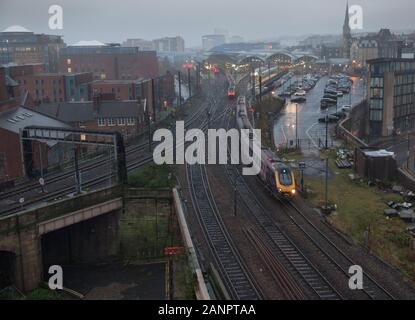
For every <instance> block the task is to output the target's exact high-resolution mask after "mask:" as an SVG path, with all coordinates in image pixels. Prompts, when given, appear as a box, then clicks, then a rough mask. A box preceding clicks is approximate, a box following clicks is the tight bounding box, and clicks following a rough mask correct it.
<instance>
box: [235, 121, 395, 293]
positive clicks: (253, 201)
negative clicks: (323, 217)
mask: <svg viewBox="0 0 415 320" xmlns="http://www.w3.org/2000/svg"><path fill="white" fill-rule="evenodd" d="M229 123H230V122H229V121H228V127H229ZM227 175H228V178H229V180H230V182H231V183H232V184H233V185H234V186H235V188H236V189H237V190H238V193H239V194H240V195H241V198H242V199H243V202H244V203H245V205H246V207H247V208H248V209H249V210H250V212H251V213H252V216H254V217H255V218H256V220H257V223H258V225H259V226H260V227H262V229H263V230H264V232H265V233H266V235H267V236H268V238H271V239H272V242H273V243H274V244H276V245H277V247H278V248H279V249H280V250H279V251H280V253H283V254H284V257H285V258H286V259H287V260H288V261H289V262H290V264H291V266H292V267H294V269H295V270H296V271H297V273H298V274H299V275H301V277H302V279H303V280H305V282H306V283H307V284H308V285H309V287H311V288H312V290H313V291H314V293H316V294H317V295H318V297H319V298H323V299H327V298H329V299H333V298H334V299H344V298H345V297H348V298H351V299H373V300H375V299H378V300H389V299H395V297H394V296H393V295H392V294H391V293H390V292H388V290H387V289H385V288H384V287H383V286H382V285H381V284H380V283H379V282H377V281H376V280H375V279H374V278H373V277H372V276H371V275H369V274H368V273H365V272H364V274H363V283H364V288H363V289H362V290H351V289H350V288H349V287H348V282H349V279H350V276H351V275H350V274H349V272H348V270H349V267H350V266H352V265H358V263H356V262H355V261H353V259H352V258H351V257H350V256H349V255H347V254H346V252H344V251H343V250H341V249H340V248H339V247H338V246H336V244H335V243H334V242H333V241H332V240H330V239H329V238H328V237H327V236H326V234H324V233H323V232H322V231H321V230H320V229H319V228H318V227H317V226H316V225H315V224H314V223H313V222H312V221H311V220H310V219H309V218H308V217H307V216H306V215H305V214H304V213H303V212H302V211H301V210H300V209H299V208H298V207H296V206H295V204H294V203H293V202H291V201H286V200H284V199H281V198H280V197H278V196H276V195H275V194H274V193H272V192H271V191H270V190H269V191H270V193H271V194H272V195H273V196H274V197H275V198H276V199H277V201H279V203H280V204H281V208H282V210H280V211H281V212H283V213H284V215H285V216H286V217H287V219H289V222H290V223H291V228H289V229H288V228H287V227H286V223H284V230H289V234H290V237H292V236H293V235H294V234H297V235H298V234H301V236H302V237H305V238H306V242H305V243H307V244H308V245H307V249H306V250H304V249H303V250H302V251H300V249H299V248H298V247H297V246H296V245H295V244H294V242H293V241H292V240H290V238H288V237H287V236H286V235H285V234H284V232H283V231H282V230H281V229H280V228H276V224H275V222H274V220H273V218H272V217H271V216H270V215H269V214H268V213H267V212H266V210H265V209H264V208H263V207H262V204H261V203H260V202H259V201H258V199H257V198H256V196H255V193H254V192H252V190H250V189H249V187H248V185H247V184H246V182H245V180H244V178H243V177H242V176H241V175H240V173H239V170H238V168H237V167H235V166H230V165H228V166H227ZM261 213H262V214H261ZM267 216H268V218H269V219H267ZM294 227H295V228H294ZM270 229H271V230H270ZM266 242H267V241H266V240H265V243H266ZM268 244H269V245H270V246H271V245H272V243H271V242H269V239H268ZM270 248H271V247H270ZM310 248H311V250H310ZM306 252H307V253H308V254H310V253H311V254H313V256H314V257H319V262H324V264H325V265H326V267H329V268H330V274H331V279H333V278H334V277H333V275H334V274H336V277H335V278H336V281H335V282H336V283H337V284H338V283H339V281H340V282H341V281H343V282H342V285H341V286H339V288H342V289H343V290H342V292H344V293H340V291H339V289H336V288H335V287H334V285H332V283H331V281H330V279H328V278H327V277H324V276H323V275H322V273H321V272H320V271H319V268H318V267H317V265H315V264H313V263H312V261H311V260H310V259H307V258H306V256H308V255H307V254H306ZM275 254H278V252H275ZM284 257H281V258H284ZM281 261H283V260H281ZM327 269H328V268H327ZM304 270H307V271H306V272H304ZM339 279H343V280H339ZM321 289H323V291H321ZM330 291H331V292H330Z"/></svg>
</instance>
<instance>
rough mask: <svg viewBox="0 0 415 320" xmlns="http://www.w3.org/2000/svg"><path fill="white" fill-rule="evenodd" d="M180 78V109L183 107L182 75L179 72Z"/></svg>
mask: <svg viewBox="0 0 415 320" xmlns="http://www.w3.org/2000/svg"><path fill="white" fill-rule="evenodd" d="M178 78H179V107H181V106H182V73H181V72H180V71H179V73H178Z"/></svg>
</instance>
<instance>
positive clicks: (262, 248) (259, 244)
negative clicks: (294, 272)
mask: <svg viewBox="0 0 415 320" xmlns="http://www.w3.org/2000/svg"><path fill="white" fill-rule="evenodd" d="M243 231H244V233H245V235H246V237H247V238H248V239H249V240H250V242H251V244H252V245H253V246H254V248H255V251H256V252H258V253H259V254H260V257H261V259H262V261H263V262H264V264H265V265H266V266H267V268H268V270H269V272H270V274H271V276H272V278H273V279H274V281H275V282H276V283H277V284H278V287H279V288H281V289H282V294H283V295H284V296H285V298H286V299H288V300H305V299H306V298H307V297H306V296H305V295H304V292H303V290H302V289H301V288H300V286H299V285H298V284H297V282H296V281H295V279H294V278H293V277H292V276H291V275H290V274H289V273H288V272H287V270H286V269H285V267H284V266H283V265H282V264H281V263H280V262H279V261H278V260H277V259H276V258H275V256H274V255H273V254H272V252H271V250H270V249H269V247H268V246H267V245H266V244H265V243H264V242H263V241H262V239H261V236H260V235H259V234H258V233H257V232H256V231H255V229H254V228H246V229H244V230H243Z"/></svg>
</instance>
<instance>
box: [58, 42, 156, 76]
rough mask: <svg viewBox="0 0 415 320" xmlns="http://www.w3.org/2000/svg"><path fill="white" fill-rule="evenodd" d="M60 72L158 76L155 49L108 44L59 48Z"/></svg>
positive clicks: (95, 74)
mask: <svg viewBox="0 0 415 320" xmlns="http://www.w3.org/2000/svg"><path fill="white" fill-rule="evenodd" d="M59 70H60V72H61V73H80V72H82V73H83V72H92V73H93V75H94V79H96V80H97V79H101V80H107V79H111V80H114V79H116V80H125V79H129V80H135V79H139V78H155V77H157V76H158V73H159V68H158V60H157V55H156V52H155V51H140V50H139V48H137V47H119V46H109V45H101V46H99V45H94V46H89V45H86V46H81V45H78V46H69V47H66V48H64V49H62V50H61V51H60V60H59Z"/></svg>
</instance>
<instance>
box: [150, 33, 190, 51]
mask: <svg viewBox="0 0 415 320" xmlns="http://www.w3.org/2000/svg"><path fill="white" fill-rule="evenodd" d="M153 46H154V50H156V51H157V52H159V51H162V52H163V51H164V52H184V39H183V38H182V37H179V36H177V37H165V38H161V39H155V40H153Z"/></svg>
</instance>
